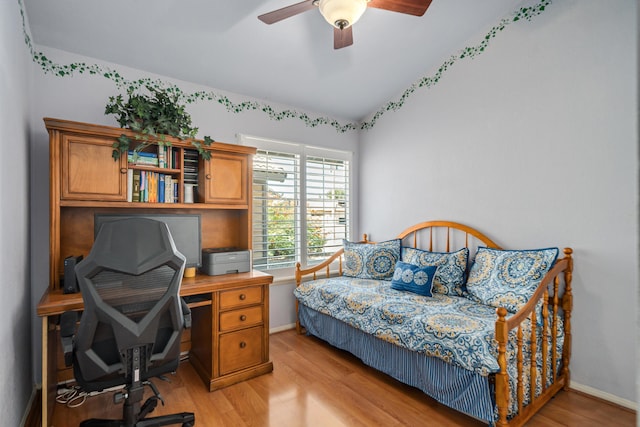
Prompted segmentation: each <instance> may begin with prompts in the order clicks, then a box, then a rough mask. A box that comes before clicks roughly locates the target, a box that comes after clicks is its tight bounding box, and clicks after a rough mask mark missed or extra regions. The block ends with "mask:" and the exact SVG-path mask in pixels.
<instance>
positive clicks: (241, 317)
mask: <svg viewBox="0 0 640 427" xmlns="http://www.w3.org/2000/svg"><path fill="white" fill-rule="evenodd" d="M245 320H247V316H245V315H244V314H243V315H242V316H240V321H241V322H244V321H245Z"/></svg>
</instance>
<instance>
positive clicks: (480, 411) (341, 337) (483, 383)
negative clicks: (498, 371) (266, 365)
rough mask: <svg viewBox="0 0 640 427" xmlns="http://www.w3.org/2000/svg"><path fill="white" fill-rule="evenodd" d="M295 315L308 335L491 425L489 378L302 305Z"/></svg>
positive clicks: (491, 403)
mask: <svg viewBox="0 0 640 427" xmlns="http://www.w3.org/2000/svg"><path fill="white" fill-rule="evenodd" d="M298 316H299V319H300V323H301V324H302V326H304V327H305V328H306V330H307V333H308V334H310V335H314V336H316V337H318V338H320V339H322V340H324V341H326V342H328V343H329V344H331V345H332V346H334V347H337V348H339V349H341V350H346V351H348V352H349V353H351V354H353V355H355V356H356V357H358V358H360V359H361V360H362V361H363V362H364V363H365V364H367V365H369V366H371V367H372V368H374V369H376V370H378V371H381V372H384V373H385V374H387V375H390V376H391V377H393V378H395V379H396V380H398V381H400V382H402V383H404V384H408V385H410V386H413V387H416V388H418V389H420V390H422V391H423V392H424V393H425V394H427V395H429V396H430V397H432V398H433V399H435V400H437V401H438V402H440V403H442V404H443V405H446V406H449V407H450V408H453V409H455V410H457V411H460V412H463V413H465V414H467V415H469V416H472V417H474V418H477V419H479V420H481V421H484V422H486V423H488V424H490V425H493V424H494V420H495V399H494V397H493V396H494V393H493V386H492V385H491V383H490V381H489V377H483V376H482V375H479V374H476V373H474V372H471V371H468V370H466V369H463V368H460V367H458V366H454V365H451V364H448V363H446V362H444V361H443V360H440V359H438V358H435V357H430V356H426V355H424V354H420V353H416V352H413V351H410V350H407V349H405V348H403V347H400V346H397V345H395V344H392V343H389V342H387V341H383V340H381V339H378V338H376V337H374V336H372V335H369V334H367V333H365V332H362V331H360V330H359V329H356V328H354V327H352V326H350V325H347V324H346V323H344V322H342V321H340V320H337V319H334V318H332V317H330V316H327V315H325V314H322V313H320V312H317V311H315V310H313V309H310V308H308V307H307V306H305V305H303V304H300V305H299V310H298Z"/></svg>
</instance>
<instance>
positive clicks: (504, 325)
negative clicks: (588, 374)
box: [495, 248, 573, 426]
mask: <svg viewBox="0 0 640 427" xmlns="http://www.w3.org/2000/svg"><path fill="white" fill-rule="evenodd" d="M572 253H573V250H571V249H570V248H565V249H564V254H565V257H564V258H562V259H560V260H558V261H556V263H555V265H554V266H553V268H552V269H551V270H550V271H549V272H548V273H547V274H546V275H545V277H544V278H543V280H542V282H541V283H540V285H539V286H538V289H537V290H536V292H535V293H534V294H533V297H532V298H531V299H530V300H529V302H528V303H527V304H525V306H524V307H522V309H520V310H519V311H518V312H517V313H516V314H514V315H513V316H511V317H509V318H507V310H506V309H504V308H498V309H497V310H496V311H497V314H498V320H497V321H496V341H497V342H498V365H499V366H500V372H498V373H497V374H495V377H496V381H495V384H496V405H497V407H498V421H497V425H498V426H520V425H523V424H524V423H525V422H527V420H529V419H530V418H531V417H532V416H533V415H534V414H535V413H536V411H538V410H539V409H540V408H541V407H542V406H543V405H544V404H545V403H546V402H547V401H549V399H551V397H553V395H555V394H556V393H557V392H558V391H559V390H560V389H561V388H564V389H565V390H566V389H568V387H569V376H570V373H569V359H570V358H571V310H572V308H573V295H572V291H571V280H572V271H573V258H572V256H571V254H572ZM560 314H562V315H563V320H564V321H563V322H562V326H561V327H563V328H564V331H561V330H559V328H560V327H559V326H558V323H559V322H558V315H560ZM539 316H540V317H542V318H541V319H539V318H538V317H539ZM527 320H528V321H529V323H528V324H529V325H530V332H529V336H528V337H523V330H524V329H525V328H524V327H523V324H524V322H526V321H527ZM539 329H541V331H539ZM514 331H515V333H516V336H517V349H516V360H517V362H516V363H517V374H516V378H511V381H509V380H510V378H509V373H508V372H507V345H508V341H509V335H510V333H513V332H514ZM559 335H564V345H563V346H562V360H561V361H559V360H558V359H557V358H558V355H557V352H556V351H555V349H556V339H557V337H558V336H559ZM539 338H541V339H539ZM525 340H528V342H529V344H530V346H531V351H530V354H531V360H530V361H529V363H528V365H529V367H530V368H529V372H525V370H524V365H525V363H524V362H525V361H524V360H523V354H524V352H523V346H524V341H525ZM539 342H540V343H541V345H542V348H541V349H538V348H537V346H538V343H539ZM549 342H550V343H551V344H550V345H551V351H549V348H548V346H549ZM558 362H560V363H561V364H560V366H561V368H560V371H558V370H557V366H558ZM539 370H541V374H540V376H541V378H537V376H538V371H539ZM525 380H526V383H528V384H529V387H528V388H529V394H530V395H529V396H525V395H524V390H525ZM538 381H539V382H540V385H541V387H540V389H538V387H537V386H536V384H537V383H538ZM510 383H511V384H515V387H516V396H517V397H516V400H517V401H516V402H513V403H512V404H515V405H516V408H517V412H516V415H515V416H514V417H513V418H511V419H510V420H507V414H508V412H509V407H510V403H511V402H509V396H510V390H509V384H510ZM525 401H528V404H527V405H526V406H524V405H525Z"/></svg>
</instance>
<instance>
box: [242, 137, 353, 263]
mask: <svg viewBox="0 0 640 427" xmlns="http://www.w3.org/2000/svg"><path fill="white" fill-rule="evenodd" d="M241 140H242V142H243V143H246V144H247V145H253V146H256V147H258V152H257V153H256V155H255V156H254V159H253V212H252V214H253V267H254V268H256V269H259V270H270V272H271V273H277V272H276V271H274V270H279V271H281V272H282V273H283V274H284V275H286V273H287V272H290V271H292V270H293V268H294V267H295V264H296V262H300V263H301V264H302V265H303V266H309V265H313V264H317V263H319V262H321V261H323V260H325V259H327V258H328V257H329V256H331V254H333V253H334V252H335V251H337V250H338V249H339V248H341V247H342V239H347V238H348V237H349V231H350V224H351V221H350V182H351V179H350V178H351V177H350V161H351V153H348V152H343V151H335V150H329V149H321V148H315V147H309V146H303V145H299V144H289V143H282V142H275V141H267V140H263V139H258V138H253V137H247V136H242V137H241Z"/></svg>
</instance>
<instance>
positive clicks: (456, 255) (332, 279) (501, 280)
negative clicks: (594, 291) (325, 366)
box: [294, 221, 573, 426]
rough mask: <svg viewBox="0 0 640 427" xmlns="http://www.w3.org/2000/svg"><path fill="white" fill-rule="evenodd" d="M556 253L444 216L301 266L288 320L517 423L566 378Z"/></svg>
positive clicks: (431, 389)
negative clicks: (507, 241) (501, 241)
mask: <svg viewBox="0 0 640 427" xmlns="http://www.w3.org/2000/svg"><path fill="white" fill-rule="evenodd" d="M423 241H424V245H422V242H423ZM419 243H421V244H419ZM563 252H564V257H562V258H559V257H558V250H557V248H546V249H540V250H528V251H527V250H525V251H506V250H502V248H500V247H499V246H498V245H497V244H496V243H494V242H493V241H492V240H491V239H489V238H488V237H487V236H485V235H484V234H482V233H480V232H479V231H477V230H474V229H472V228H470V227H468V226H465V225H462V224H458V223H454V222H448V221H430V222H424V223H421V224H417V225H415V226H413V227H410V228H408V229H406V230H405V231H403V232H402V233H400V234H399V235H398V239H395V240H390V241H387V242H381V243H378V244H374V243H371V242H368V241H367V237H366V235H365V240H364V242H360V243H353V242H347V241H345V247H344V248H342V249H341V250H339V251H338V252H337V253H336V254H334V255H333V256H332V257H331V258H329V259H328V260H326V261H325V262H323V263H322V264H319V265H317V266H314V267H312V268H308V269H304V270H303V269H301V268H300V265H298V267H297V269H296V282H297V286H296V289H295V291H294V294H295V296H296V310H297V312H298V319H297V325H296V326H297V329H298V332H300V333H301V332H302V331H303V329H304V330H306V332H307V333H308V334H311V335H315V336H317V337H319V338H321V339H323V340H325V341H327V342H328V343H330V344H331V345H333V346H336V347H338V348H341V349H343V350H347V351H349V352H351V353H353V354H354V355H356V356H357V357H359V358H360V359H362V361H363V362H364V363H366V364H367V365H369V366H372V367H374V368H376V369H378V370H380V371H382V372H385V373H387V374H389V375H391V376H392V377H394V378H396V379H398V380H399V381H401V382H403V383H406V384H409V385H411V386H414V387H417V388H419V389H421V390H422V391H423V392H425V393H426V394H427V395H429V396H431V397H433V398H434V399H436V400H437V401H439V402H441V403H443V404H445V405H447V406H450V407H451V408H454V409H456V410H458V411H461V412H464V413H466V414H468V415H470V416H472V417H475V418H477V419H480V420H483V421H484V422H487V423H488V424H490V425H499V426H506V425H509V426H516V425H522V424H524V423H525V422H526V421H527V420H528V419H530V418H531V416H533V414H535V412H536V411H537V410H539V409H540V408H541V407H542V406H543V405H544V404H545V403H546V402H547V401H548V400H549V399H550V398H551V397H553V395H554V394H556V393H557V392H558V391H559V390H561V389H562V388H564V389H567V388H568V385H569V359H570V355H571V310H572V294H571V275H572V268H573V261H572V258H571V254H572V250H571V249H570V248H565V249H564V251H563ZM471 255H474V256H471ZM405 285H406V286H405Z"/></svg>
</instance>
